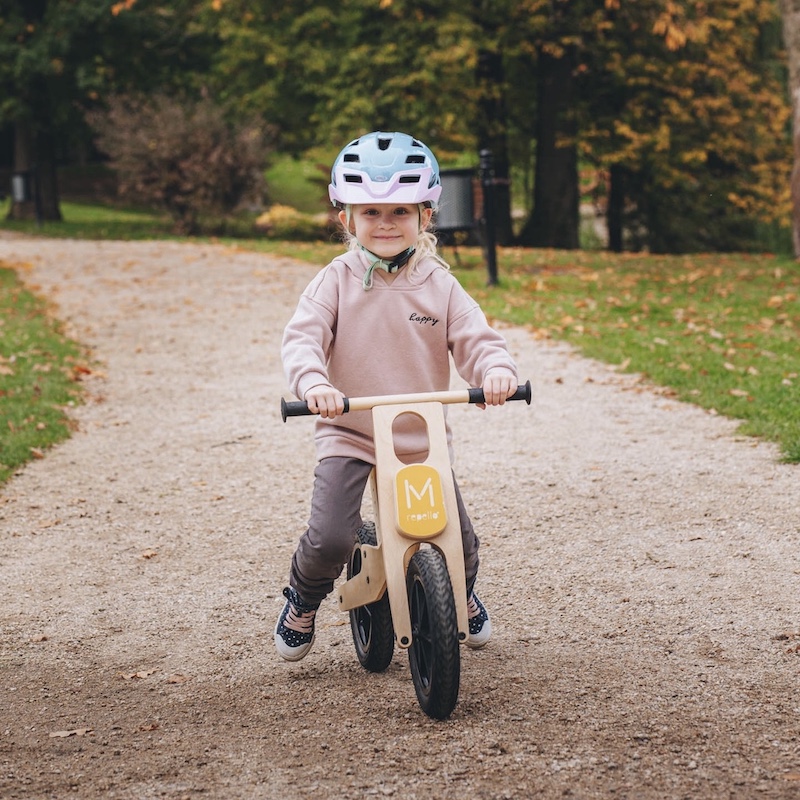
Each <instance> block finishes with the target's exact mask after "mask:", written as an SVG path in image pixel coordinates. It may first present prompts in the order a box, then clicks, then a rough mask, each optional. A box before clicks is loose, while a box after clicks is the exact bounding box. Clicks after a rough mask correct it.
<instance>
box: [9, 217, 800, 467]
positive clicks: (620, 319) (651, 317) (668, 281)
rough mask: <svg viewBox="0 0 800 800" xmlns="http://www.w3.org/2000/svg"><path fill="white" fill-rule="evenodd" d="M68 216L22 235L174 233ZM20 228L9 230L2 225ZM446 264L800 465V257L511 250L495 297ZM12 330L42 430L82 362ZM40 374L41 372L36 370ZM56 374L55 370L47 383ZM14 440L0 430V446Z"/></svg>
mask: <svg viewBox="0 0 800 800" xmlns="http://www.w3.org/2000/svg"><path fill="white" fill-rule="evenodd" d="M63 211H64V216H65V218H66V222H65V223H63V224H61V225H55V224H51V225H47V226H42V228H40V229H37V228H36V227H35V226H34V225H32V224H30V223H28V224H27V225H21V224H17V225H16V226H13V227H16V228H17V229H24V230H26V231H28V232H32V233H36V232H39V233H41V234H43V235H49V234H51V233H52V234H53V235H56V234H57V235H62V236H83V237H88V238H111V237H116V238H148V237H166V236H168V232H167V231H168V223H166V222H165V221H163V220H162V219H161V218H159V217H158V216H155V215H149V214H145V213H138V212H119V211H116V210H112V209H98V208H87V207H83V206H78V205H74V204H64V206H63ZM10 227H12V226H11V225H10V224H9V223H7V222H3V223H0V228H10ZM223 241H225V240H223ZM236 245H237V246H239V247H249V248H252V249H255V250H259V251H261V252H269V253H275V254H279V255H288V256H293V257H295V258H298V259H301V260H305V261H309V262H311V263H314V264H319V265H320V266H321V265H323V264H325V263H327V261H328V260H330V258H331V257H332V256H334V255H335V254H336V253H339V252H341V247H340V246H339V245H336V244H316V243H302V244H301V243H296V242H278V241H271V240H265V239H260V240H236ZM444 256H445V257H446V258H448V259H449V260H450V261H451V263H453V264H454V267H453V272H454V273H455V275H456V276H457V277H458V279H459V280H460V281H461V282H462V283H463V284H464V285H465V286H466V288H467V289H468V290H469V291H470V292H471V293H472V294H473V296H474V297H475V298H476V299H477V300H478V301H479V302H480V303H481V305H482V306H483V308H484V310H485V311H486V313H487V315H488V316H489V317H490V318H494V319H498V320H504V321H508V322H512V323H515V324H519V325H526V326H528V327H530V328H532V329H533V330H534V331H535V332H536V333H537V335H539V336H542V337H549V338H555V339H563V340H566V341H568V342H570V343H572V344H574V345H575V346H576V347H577V348H578V349H579V350H580V351H581V352H583V353H584V354H585V355H587V356H590V357H593V358H597V359H600V360H602V361H605V362H608V363H610V364H615V365H618V366H619V367H620V369H622V370H625V371H631V372H637V373H641V374H642V375H644V376H645V377H646V378H647V379H648V380H650V381H651V382H652V383H654V384H657V385H659V386H661V387H666V389H667V390H668V391H669V392H671V393H672V394H673V395H674V396H675V397H676V398H678V399H680V400H685V401H689V402H692V403H696V404H698V405H700V406H702V407H704V408H708V409H714V410H715V411H716V412H717V413H719V414H723V415H726V416H730V417H733V418H736V419H741V420H743V426H742V429H741V430H742V432H743V433H745V434H748V435H752V436H759V437H763V438H765V439H768V440H770V441H774V442H776V443H777V444H778V445H779V446H780V448H781V451H782V454H783V457H784V458H785V460H786V461H789V462H794V463H800V265H798V264H797V263H796V262H794V261H793V260H792V259H790V258H786V257H775V256H771V255H730V254H702V255H692V256H649V255H643V254H636V255H634V254H623V255H614V254H609V253H601V252H586V251H554V250H529V249H515V248H500V249H499V250H498V272H499V275H500V285H499V286H494V287H488V286H487V285H486V283H487V281H486V278H487V275H486V270H485V268H484V266H483V260H482V254H481V252H480V250H478V249H476V248H459V250H458V258H457V259H456V258H455V257H454V256H455V254H454V252H453V251H452V249H450V248H445V250H444ZM459 262H460V264H459ZM20 292H21V289H20V287H19V285H18V284H17V283H16V282H14V281H12V280H10V278H9V277H8V275H6V278H5V279H4V282H3V283H2V285H1V286H0V293H1V294H2V298H1V299H0V303H2V304H3V309H4V310H3V319H4V320H5V315H6V314H7V313H9V312H8V311H7V309H9V308H10V307H11V306H13V302H12V300H11V299H10V298H11V297H12V296H14V297H20V296H22V295H21V294H20ZM23 317H24V319H22V320H18V322H17V323H16V324H21V325H22V326H23V328H25V327H26V326H30V331H29V333H28V334H27V335H28V336H33V335H34V334H33V328H34V327H36V328H37V329H38V328H39V326H41V327H42V328H43V329H46V330H50V331H51V333H52V335H54V336H58V333H57V328H54V327H53V324H52V322H51V321H50V320H49V319H48V318H47V316H46V315H45V313H44V308H43V306H36V305H32V306H30V310H29V311H28V312H26V314H25V315H23ZM9 330H10V327H9V325H8V323H6V324H4V325H3V327H0V367H2V366H5V367H6V369H9V368H11V367H9V365H8V359H9V358H10V357H11V356H12V355H14V354H15V353H17V355H19V352H23V353H28V354H31V353H34V352H35V354H36V359H37V360H36V361H35V362H34V360H33V359H32V357H31V356H30V355H29V356H26V358H28V359H29V360H30V362H31V369H30V370H28V371H26V372H25V373H23V372H22V371H20V370H18V369H15V374H17V377H16V384H17V389H16V390H15V397H16V399H15V402H18V403H19V402H21V403H23V404H24V403H25V402H27V403H29V404H30V409H29V410H28V412H27V413H26V411H25V410H24V408H23V409H22V410H17V411H15V412H14V413H15V415H16V416H15V417H14V419H16V420H18V422H16V423H14V425H15V426H16V427H17V428H19V429H20V430H21V429H23V428H25V429H27V432H28V433H30V432H31V431H30V429H31V428H32V429H33V430H36V429H37V427H38V421H37V422H35V424H32V423H24V420H25V419H28V418H31V419H34V410H35V411H36V413H39V411H40V410H41V408H42V405H43V401H42V400H41V398H40V396H39V395H38V394H37V392H36V391H34V390H33V389H31V390H30V391H29V392H28V393H27V394H25V392H24V389H23V387H24V385H26V382H30V385H31V386H33V387H35V386H37V385H39V386H40V383H41V380H42V378H43V376H44V375H50V374H53V375H55V374H59V375H62V376H65V377H67V378H68V377H69V374H70V364H71V363H73V362H74V360H75V359H77V358H78V357H79V356H78V354H77V353H78V351H77V350H69V349H67V350H66V351H64V352H63V353H62V352H60V351H59V350H56V349H55V348H54V347H51V346H47V347H44V346H42V347H33V348H31V347H24V348H21V346H20V345H19V344H14V345H11V344H9V340H8V333H9ZM19 336H20V334H17V337H19ZM18 340H19V339H18ZM65 346H67V345H65ZM70 346H73V347H74V345H70ZM2 359H5V361H4V360H2ZM19 360H20V359H18V361H19ZM15 363H17V362H15ZM33 363H38V364H39V366H38V367H37V368H36V370H33V369H32V365H33ZM47 364H51V365H52V366H51V367H50V371H49V372H46V373H45V372H43V370H44V369H45V367H46V366H47ZM8 377H9V376H7V375H6V376H0V378H2V379H3V380H5V379H7V378H8ZM534 377H535V376H534ZM2 386H3V384H0V387H2ZM61 391H62V395H60V396H59V398H60V399H58V400H53V401H51V402H50V405H51V406H53V407H58V406H59V404H62V403H63V402H65V401H66V400H67V399H69V397H71V395H69V389H68V387H66V388H64V387H62V390H61ZM64 391H67V394H63V392H64ZM25 397H27V400H24V399H23V398H25ZM10 402H11V395H9V394H8V392H6V393H0V412H2V416H3V418H5V417H6V416H7V409H10ZM9 413H10V412H9ZM35 419H36V420H38V417H35ZM54 425H56V423H54V422H47V423H45V428H44V429H43V431H47V432H48V434H51V433H53V431H58V432H60V431H61V430H62V428H63V425H62V428H52V429H51V426H54ZM6 435H7V434H6V432H5V430H0V437H6ZM15 435H16V431H15ZM42 439H43V441H41V442H40V441H39V439H36V438H35V437H34V439H32V440H31V441H30V442H28V441H27V440H26V443H25V444H24V445H23V446H22V449H21V450H20V451H17V452H22V453H23V455H24V451H25V447H27V448H34V449H41V448H42V447H46V446H47V445H48V444H49V442H48V440H47V439H46V438H45V437H42ZM2 441H3V448H4V449H3V456H2V458H0V461H2V462H3V463H8V462H9V461H11V459H9V458H8V457H7V456H6V455H5V452H6V444H5V441H6V439H5V438H3V439H2ZM10 466H12V467H13V464H11V465H10ZM2 474H3V473H0V479H2Z"/></svg>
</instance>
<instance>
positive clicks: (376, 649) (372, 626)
mask: <svg viewBox="0 0 800 800" xmlns="http://www.w3.org/2000/svg"><path fill="white" fill-rule="evenodd" d="M358 542H359V544H371V545H376V544H377V543H378V537H377V535H376V533H375V523H374V522H365V523H364V524H363V525H362V526H361V527H360V528H359V529H358ZM359 572H361V551H360V550H359V548H358V547H355V548H354V549H353V553H352V555H351V556H350V563H349V564H348V565H347V578H348V580H349V579H350V578H352V577H353V575H358V573H359ZM350 629H351V630H352V632H353V644H355V647H356V655H357V656H358V661H359V663H360V664H361V666H362V667H364V669H367V670H369V671H370V672H383V671H384V670H385V669H386V668H387V667H388V666H389V664H390V663H391V661H392V656H393V655H394V626H393V625H392V612H391V610H390V608H389V595H388V593H386V592H384V594H383V597H381V599H380V600H376V601H375V602H374V603H370V604H369V605H366V606H360V607H359V608H353V609H351V610H350Z"/></svg>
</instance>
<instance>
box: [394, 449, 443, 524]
mask: <svg viewBox="0 0 800 800" xmlns="http://www.w3.org/2000/svg"><path fill="white" fill-rule="evenodd" d="M395 501H396V510H397V529H398V530H399V531H400V533H403V534H405V535H406V536H411V537H413V538H415V539H429V538H433V537H434V536H437V535H438V534H440V533H441V532H442V531H443V530H444V529H445V527H446V526H447V512H446V511H445V507H444V494H443V492H442V481H441V478H440V477H439V472H438V471H437V470H436V469H434V468H433V467H431V466H429V465H428V464H409V465H408V466H407V467H403V468H402V469H400V470H399V471H398V472H397V475H396V477H395Z"/></svg>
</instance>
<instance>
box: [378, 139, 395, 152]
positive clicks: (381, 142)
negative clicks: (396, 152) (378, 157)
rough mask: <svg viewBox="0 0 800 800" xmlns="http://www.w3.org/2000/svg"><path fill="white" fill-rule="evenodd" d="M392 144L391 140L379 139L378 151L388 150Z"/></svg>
mask: <svg viewBox="0 0 800 800" xmlns="http://www.w3.org/2000/svg"><path fill="white" fill-rule="evenodd" d="M391 144H392V140H391V139H378V149H379V150H388V149H389V146H390V145H391Z"/></svg>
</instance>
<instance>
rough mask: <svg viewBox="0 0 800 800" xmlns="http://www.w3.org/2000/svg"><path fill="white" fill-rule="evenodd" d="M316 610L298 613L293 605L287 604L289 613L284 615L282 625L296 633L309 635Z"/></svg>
mask: <svg viewBox="0 0 800 800" xmlns="http://www.w3.org/2000/svg"><path fill="white" fill-rule="evenodd" d="M316 613H317V612H316V610H314V609H312V610H311V611H304V612H300V611H298V610H297V609H296V608H295V605H294V603H292V602H290V603H289V613H288V614H287V615H286V619H285V620H284V623H283V624H284V625H285V626H286V627H287V628H289V630H292V631H297V633H311V631H312V629H313V627H314V616H315V614H316Z"/></svg>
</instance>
